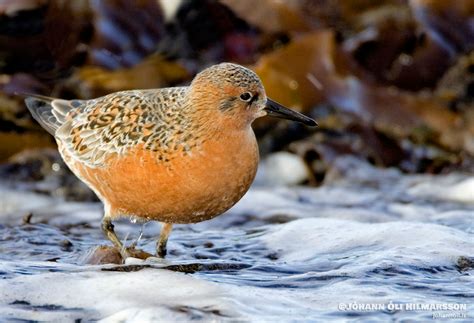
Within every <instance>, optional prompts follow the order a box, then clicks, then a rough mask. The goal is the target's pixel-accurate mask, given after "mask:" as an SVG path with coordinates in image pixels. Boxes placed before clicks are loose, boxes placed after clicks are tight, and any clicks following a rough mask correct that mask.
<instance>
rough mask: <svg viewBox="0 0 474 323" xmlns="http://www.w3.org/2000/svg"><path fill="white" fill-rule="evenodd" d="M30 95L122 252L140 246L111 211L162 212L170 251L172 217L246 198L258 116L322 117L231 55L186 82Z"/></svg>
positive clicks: (198, 217) (142, 217)
mask: <svg viewBox="0 0 474 323" xmlns="http://www.w3.org/2000/svg"><path fill="white" fill-rule="evenodd" d="M25 103H26V106H27V108H28V109H29V111H30V113H31V114H32V116H33V117H34V119H35V120H36V121H37V122H38V123H39V124H40V125H41V126H42V127H43V128H44V129H46V130H47V131H48V132H49V133H50V134H51V135H53V136H54V138H55V140H56V142H57V146H58V150H59V153H60V155H61V157H62V159H63V160H64V162H65V164H66V165H67V166H68V167H69V168H70V170H71V171H72V172H73V173H74V174H75V175H76V176H77V177H78V178H79V179H80V180H81V181H83V182H84V183H85V184H86V185H87V186H89V187H90V188H91V189H92V190H93V191H94V192H95V194H96V195H97V197H98V198H99V199H100V200H101V201H102V203H103V204H104V216H103V218H102V222H101V228H102V230H103V232H104V234H105V236H106V237H107V238H108V239H109V240H110V241H111V242H112V244H113V245H114V246H115V247H116V248H117V249H118V250H119V252H120V254H121V256H122V258H123V259H126V258H127V257H129V256H133V254H134V253H133V250H132V249H133V248H132V247H134V246H132V247H125V246H124V245H123V244H122V242H121V241H120V239H119V238H118V237H117V235H116V233H115V231H114V225H113V221H114V220H116V219H118V218H121V217H128V218H130V219H133V220H134V221H132V222H135V221H141V222H148V221H159V222H161V223H162V227H161V232H160V235H159V237H158V239H157V243H156V256H157V257H160V258H164V257H165V256H166V253H167V241H168V238H169V235H170V233H171V231H172V227H173V225H174V224H185V223H197V222H201V221H205V220H209V219H212V218H214V217H216V216H218V215H220V214H222V213H224V212H225V211H227V210H228V209H229V208H231V207H232V206H233V205H234V204H235V203H237V202H238V201H239V200H240V199H241V198H242V196H243V195H244V194H245V193H246V192H247V190H248V189H249V187H250V185H251V183H252V182H253V180H254V178H255V175H256V171H257V166H258V162H259V151H258V144H257V140H256V137H255V134H254V131H253V130H252V127H251V124H252V122H253V121H254V120H255V119H257V118H260V117H263V116H266V115H269V116H273V117H279V118H285V119H289V120H293V121H297V122H300V123H303V124H305V125H307V126H317V123H316V121H314V120H313V119H312V118H309V117H307V116H305V115H303V114H301V113H299V112H296V111H293V110H291V109H288V108H286V107H284V106H283V105H281V104H279V103H278V102H276V101H273V100H271V99H270V98H268V97H267V95H266V93H265V89H264V86H263V84H262V81H261V80H260V78H259V77H258V75H257V74H256V73H255V72H253V71H252V70H251V69H249V68H246V67H243V66H241V65H238V64H234V63H220V64H216V65H212V66H210V67H207V68H205V69H204V70H202V71H201V72H200V73H198V74H197V75H196V76H195V77H194V79H193V80H192V81H191V83H190V84H189V85H188V86H179V87H169V88H160V89H141V90H126V91H120V92H115V93H111V94H108V95H105V96H102V97H99V98H95V99H90V100H79V99H73V100H64V99H59V98H51V97H46V96H41V95H28V96H27V97H26V99H25Z"/></svg>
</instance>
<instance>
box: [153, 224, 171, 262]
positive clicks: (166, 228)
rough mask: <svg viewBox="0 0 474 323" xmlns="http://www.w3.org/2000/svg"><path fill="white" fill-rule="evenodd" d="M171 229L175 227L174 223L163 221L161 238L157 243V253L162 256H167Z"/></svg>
mask: <svg viewBox="0 0 474 323" xmlns="http://www.w3.org/2000/svg"><path fill="white" fill-rule="evenodd" d="M171 229H173V224H172V223H163V226H162V227H161V232H160V238H159V239H158V241H157V243H156V255H157V256H158V257H160V258H164V257H165V256H166V243H167V242H168V237H169V236H170V233H171Z"/></svg>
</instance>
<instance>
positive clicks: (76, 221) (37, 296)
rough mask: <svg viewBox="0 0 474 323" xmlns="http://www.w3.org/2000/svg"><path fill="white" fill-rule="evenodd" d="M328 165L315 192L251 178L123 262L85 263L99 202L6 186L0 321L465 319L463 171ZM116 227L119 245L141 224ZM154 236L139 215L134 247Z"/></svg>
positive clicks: (0, 217) (468, 201)
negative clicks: (212, 214) (228, 201)
mask: <svg viewBox="0 0 474 323" xmlns="http://www.w3.org/2000/svg"><path fill="white" fill-rule="evenodd" d="M335 169H336V170H337V169H338V171H334V172H333V174H332V175H331V176H330V178H332V179H331V180H328V183H326V184H325V185H323V186H322V187H320V188H303V187H301V188H285V187H266V186H264V185H255V186H254V187H253V188H252V189H251V191H250V192H249V193H248V194H247V195H246V196H245V197H244V198H243V199H242V201H241V202H239V203H238V204H237V205H236V206H235V207H234V208H233V209H231V210H230V211H229V212H227V214H226V215H224V216H221V217H218V218H216V219H214V220H211V221H207V222H203V223H199V224H196V225H178V226H176V227H175V229H174V231H173V233H172V235H171V238H170V241H169V246H168V249H169V255H168V257H167V258H166V259H165V260H160V259H155V258H151V259H148V260H147V261H141V260H138V259H130V258H129V259H128V260H127V263H126V264H125V265H113V264H108V265H101V266H97V265H96V266H92V265H85V264H84V259H86V257H87V254H88V252H90V250H92V249H93V248H94V247H95V246H97V245H100V244H106V241H105V240H104V238H103V236H102V233H101V231H100V226H99V224H100V217H101V206H100V204H96V203H71V202H64V201H62V200H61V199H55V198H52V197H49V196H47V195H41V194H38V193H33V192H32V191H30V192H25V191H22V190H20V189H19V188H18V186H16V187H15V188H13V187H12V186H11V185H7V184H5V183H4V184H3V185H2V186H0V193H1V196H0V202H1V204H0V205H1V209H0V241H1V244H0V277H1V278H2V279H1V280H0V290H1V291H2V292H1V294H0V321H3V320H12V319H30V320H31V319H33V320H64V319H70V320H73V319H83V320H97V319H104V320H105V321H116V320H124V319H127V320H129V321H136V322H141V321H152V320H158V319H161V320H178V319H183V320H189V319H204V320H227V319H230V320H249V319H251V320H255V321H262V320H276V319H277V320H278V321H289V320H304V321H314V320H323V321H328V320H339V319H344V318H355V319H359V320H361V321H365V320H367V319H395V320H397V319H404V318H411V319H420V320H425V319H432V318H433V315H435V316H436V315H451V314H452V315H460V317H461V318H462V320H465V321H469V317H470V318H471V319H472V318H473V317H474V310H473V306H472V305H471V304H472V300H473V298H474V279H473V263H472V260H473V257H474V239H473V232H474V226H473V223H474V221H473V220H474V180H473V178H472V177H470V176H469V175H467V174H460V173H458V174H450V175H443V176H428V175H418V176H413V175H411V176H408V175H403V174H401V173H399V172H398V171H396V170H380V169H375V168H372V167H370V166H368V165H366V164H363V163H361V162H358V161H356V160H353V159H340V160H339V161H338V163H337V164H336V165H335ZM29 211H31V212H33V217H32V220H31V223H30V224H22V216H23V215H25V214H26V213H27V212H29ZM116 228H117V231H118V233H119V235H120V236H121V237H127V241H128V242H129V243H130V242H131V241H132V240H134V239H136V238H137V237H138V235H139V229H140V225H139V224H131V223H129V222H127V221H122V222H121V223H119V224H118V225H117V226H116ZM158 233H159V225H158V224H153V223H150V224H147V225H146V226H145V230H144V235H143V237H142V238H141V239H140V241H139V242H138V246H139V247H140V248H142V249H144V250H145V251H148V252H153V250H154V243H155V242H154V238H155V237H156V235H158ZM354 304H355V306H356V308H355V309H354ZM367 304H368V305H367ZM371 304H372V305H371ZM389 304H390V306H389ZM413 304H415V305H416V304H428V305H430V304H435V305H436V304H448V305H450V306H457V307H456V309H455V310H442V309H438V310H436V309H433V308H424V309H414V307H413V306H415V305H413ZM464 304H466V305H465V306H466V308H465V309H464V308H463V306H464ZM370 306H373V308H370ZM410 306H411V307H410ZM375 308H376V309H375ZM459 308H460V309H459Z"/></svg>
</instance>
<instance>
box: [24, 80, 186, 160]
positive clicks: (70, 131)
mask: <svg viewBox="0 0 474 323" xmlns="http://www.w3.org/2000/svg"><path fill="white" fill-rule="evenodd" d="M184 93H185V88H169V89H161V90H141V91H140V90H136V91H124V92H117V93H113V94H109V95H107V96H104V97H101V98H98V99H94V100H88V101H79V100H72V101H66V100H59V99H55V100H52V101H51V102H50V106H51V107H52V109H51V112H48V113H46V112H45V111H46V110H47V109H46V108H43V110H40V112H41V115H40V117H39V118H40V120H41V122H40V123H41V124H42V125H43V126H44V125H45V124H46V126H48V127H49V129H51V130H53V131H54V132H53V134H54V136H55V137H56V138H57V140H59V141H60V142H61V146H62V149H64V150H65V152H67V154H68V156H70V157H72V158H73V159H75V160H77V161H80V162H81V163H83V164H85V165H87V166H88V167H93V168H95V167H101V166H102V165H104V162H105V161H106V160H107V158H108V157H110V156H112V155H114V154H118V155H123V154H125V153H126V152H127V150H129V149H130V148H132V147H134V146H136V145H138V144H143V145H144V146H145V147H146V148H154V149H157V148H156V147H151V144H150V143H151V141H152V140H153V139H156V133H157V132H158V131H161V132H162V133H166V131H167V129H168V127H167V123H168V122H167V121H168V120H167V119H166V115H167V110H168V109H170V108H169V106H170V105H169V104H164V102H168V101H169V100H167V99H168V97H173V98H174V100H173V102H174V104H175V105H177V104H179V99H180V98H182V97H183V96H184ZM30 110H31V109H30ZM57 110H59V111H63V112H64V113H63V114H61V113H59V112H56V111H57ZM57 114H58V116H57V117H56V115H57ZM43 116H46V118H43ZM37 120H38V119H37ZM47 130H48V128H47ZM50 132H51V131H50ZM162 137H166V136H162ZM155 141H156V140H155Z"/></svg>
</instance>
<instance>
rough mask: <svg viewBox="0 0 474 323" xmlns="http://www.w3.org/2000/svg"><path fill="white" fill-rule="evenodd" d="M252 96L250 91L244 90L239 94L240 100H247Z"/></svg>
mask: <svg viewBox="0 0 474 323" xmlns="http://www.w3.org/2000/svg"><path fill="white" fill-rule="evenodd" d="M251 98H252V94H251V93H250V92H245V93H242V94H241V95H240V99H241V100H242V101H245V102H248V101H250V99H251Z"/></svg>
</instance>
